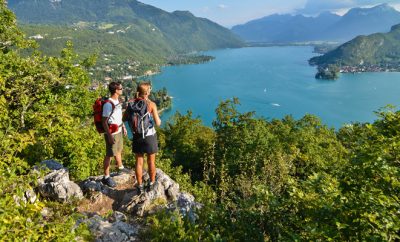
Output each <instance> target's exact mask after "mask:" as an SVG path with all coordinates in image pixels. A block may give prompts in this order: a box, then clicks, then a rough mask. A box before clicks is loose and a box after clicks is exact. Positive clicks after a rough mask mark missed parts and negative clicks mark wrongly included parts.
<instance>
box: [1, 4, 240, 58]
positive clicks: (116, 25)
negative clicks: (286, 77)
mask: <svg viewBox="0 0 400 242" xmlns="http://www.w3.org/2000/svg"><path fill="white" fill-rule="evenodd" d="M8 6H9V8H10V9H11V10H13V11H14V12H15V14H16V16H17V19H18V21H19V23H20V24H23V25H25V26H29V27H27V28H28V29H30V30H33V29H35V28H33V26H40V27H39V28H38V29H40V28H42V29H43V26H50V28H52V27H51V26H53V28H52V29H51V30H50V32H53V33H54V32H55V29H56V28H59V29H60V32H59V33H57V34H55V35H59V36H63V31H62V28H60V27H54V26H62V27H65V28H67V29H68V30H67V31H66V32H71V28H72V29H74V30H75V31H78V32H81V33H82V34H75V39H76V38H78V39H77V41H78V42H84V41H83V40H86V39H90V38H89V37H87V35H89V36H92V37H93V36H95V35H96V34H97V35H96V37H95V38H102V39H103V40H104V41H105V42H103V44H110V45H111V46H114V45H115V47H116V48H121V49H129V48H131V46H132V45H131V44H132V43H135V45H134V46H135V47H137V48H139V50H136V52H141V53H142V54H143V53H144V52H145V53H150V54H152V55H156V56H160V55H164V56H165V55H168V54H174V53H186V52H192V51H201V50H209V49H217V48H235V47H241V46H243V42H242V41H241V40H240V39H239V38H238V37H237V36H235V35H234V34H233V33H232V32H231V31H230V30H228V29H226V28H224V27H222V26H220V25H218V24H216V23H214V22H211V21H210V20H207V19H204V18H197V17H195V16H194V15H192V14H191V13H190V12H186V11H175V12H172V13H169V12H166V11H163V10H161V9H158V8H156V7H153V6H151V5H147V4H143V3H141V2H138V1H135V0H34V1H32V0H9V1H8ZM29 34H34V33H29ZM37 34H42V33H37ZM43 34H46V33H43ZM77 35H78V36H81V37H82V36H86V37H83V39H79V37H77ZM98 35H103V37H101V36H100V37H99V36H98ZM112 35H113V36H112ZM59 36H58V37H59ZM104 36H107V37H111V38H112V39H113V41H114V42H113V43H108V42H107V38H105V37H104ZM118 36H122V37H121V38H119V37H118ZM69 37H71V36H69ZM53 38H57V37H53ZM75 39H74V42H75ZM39 42H40V41H39ZM117 42H118V44H122V46H116V43H117ZM121 42H123V43H124V42H130V44H129V45H128V43H126V44H123V43H121ZM111 46H104V47H102V48H110V47H111ZM153 48H154V49H153ZM160 52H161V53H160Z"/></svg>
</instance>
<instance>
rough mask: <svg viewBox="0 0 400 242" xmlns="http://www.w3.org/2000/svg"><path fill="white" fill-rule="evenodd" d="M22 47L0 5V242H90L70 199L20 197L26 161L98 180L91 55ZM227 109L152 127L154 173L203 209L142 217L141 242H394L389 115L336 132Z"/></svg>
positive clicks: (399, 134) (398, 173) (316, 123)
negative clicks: (208, 122)
mask: <svg viewBox="0 0 400 242" xmlns="http://www.w3.org/2000/svg"><path fill="white" fill-rule="evenodd" d="M24 49H31V51H28V53H31V54H29V55H21V53H20V52H21V51H22V50H24ZM32 49H35V42H33V41H27V40H26V39H24V38H23V34H22V32H21V31H20V29H19V28H18V27H17V26H16V21H15V16H14V15H13V14H12V12H10V11H9V10H8V9H7V7H6V4H5V1H4V0H0V139H1V141H2V142H1V143H0V150H1V152H2V156H1V158H2V159H1V160H0V194H1V196H0V209H1V212H0V240H1V241H20V240H23V241H74V240H79V241H92V240H93V235H91V234H90V232H89V230H88V228H87V226H86V225H85V224H83V223H81V224H80V226H78V227H76V221H77V220H78V219H79V218H80V217H82V216H84V215H83V214H79V213H77V211H76V206H77V204H76V202H71V203H67V204H65V203H58V202H54V201H49V200H45V199H42V198H40V197H39V198H38V199H37V200H36V201H34V202H32V203H30V202H29V201H26V200H25V201H24V200H23V199H22V198H23V197H24V195H25V194H26V192H27V191H34V190H33V189H34V188H35V184H36V181H37V178H38V177H41V176H42V174H40V173H37V172H36V173H34V172H31V170H32V166H33V165H35V164H37V163H38V162H40V161H42V160H44V159H49V158H53V159H56V160H58V161H59V162H61V163H62V164H63V165H64V166H66V167H68V168H69V170H70V173H71V175H72V177H71V178H72V179H73V180H75V181H77V182H78V181H80V180H83V179H85V178H86V177H88V176H89V175H98V174H99V173H101V171H99V169H100V170H101V167H102V158H103V155H104V147H103V146H104V145H103V139H102V136H100V135H98V134H97V133H96V131H95V129H94V126H93V125H92V119H91V118H92V114H91V105H92V102H93V100H94V99H95V98H96V97H97V95H98V94H99V93H97V92H94V91H89V84H90V79H89V74H88V72H87V70H88V68H89V66H90V65H91V64H93V63H92V62H91V59H86V60H82V61H79V58H77V55H76V54H75V53H74V52H73V51H72V44H71V43H68V45H67V46H66V48H64V49H63V50H62V52H61V55H60V57H47V56H44V55H42V54H40V52H39V51H32ZM237 105H238V100H236V99H233V100H228V101H225V102H222V103H221V104H220V105H219V107H217V109H216V114H217V118H216V120H215V121H214V123H213V127H212V128H211V127H206V126H204V125H203V124H202V123H201V121H200V120H199V119H196V118H193V117H192V116H191V114H190V113H188V114H187V115H182V114H176V115H175V117H174V119H173V120H172V121H171V122H170V123H169V124H167V125H166V127H165V128H163V129H160V130H158V134H159V142H160V152H159V154H158V156H157V166H158V167H159V168H162V169H163V170H164V171H165V172H167V173H168V174H169V175H170V176H171V177H172V178H174V180H176V181H177V182H179V184H180V187H181V190H185V191H189V192H191V193H192V194H194V195H195V196H196V201H199V202H201V203H202V204H203V206H202V208H200V210H199V211H198V212H197V214H198V217H197V218H196V219H195V220H190V219H189V218H187V217H181V216H180V215H178V214H177V213H175V212H165V210H162V211H161V212H159V213H156V214H153V215H152V216H149V217H147V218H146V219H147V220H146V223H145V224H146V226H148V229H147V230H146V231H145V232H144V233H143V234H142V235H141V236H142V238H143V241H269V240H272V241H292V240H305V241H326V240H334V241H358V240H361V241H398V240H399V239H400V235H399V230H400V199H399V197H400V163H399V156H400V112H398V111H395V110H391V109H388V110H383V111H379V112H377V120H376V121H375V122H374V123H372V124H361V123H355V124H351V125H346V126H344V127H342V128H341V129H340V130H337V131H336V130H334V129H332V128H329V127H327V126H325V125H324V124H321V122H320V120H319V119H318V118H317V117H314V116H309V115H307V116H305V117H303V118H301V119H299V120H295V119H293V118H292V117H290V116H288V117H285V118H284V119H282V120H267V119H263V118H256V117H255V115H254V114H253V113H240V112H238V111H237V109H236V108H237ZM129 150H130V148H129V146H128V145H127V147H125V148H124V157H123V160H124V162H125V164H126V165H132V164H133V159H134V158H133V156H132V154H131V153H130V152H129ZM132 186H133V184H132ZM45 209H46V210H47V211H51V212H50V213H47V215H46V216H45V215H44V210H45Z"/></svg>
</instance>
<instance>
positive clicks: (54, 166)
mask: <svg viewBox="0 0 400 242" xmlns="http://www.w3.org/2000/svg"><path fill="white" fill-rule="evenodd" d="M39 167H47V168H48V169H50V170H60V169H62V168H64V166H63V165H62V164H60V163H59V162H57V161H55V160H44V161H42V162H40V164H39Z"/></svg>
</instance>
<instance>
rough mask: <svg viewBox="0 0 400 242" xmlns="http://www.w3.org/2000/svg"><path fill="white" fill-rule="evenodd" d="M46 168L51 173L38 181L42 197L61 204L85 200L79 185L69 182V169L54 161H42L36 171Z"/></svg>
mask: <svg viewBox="0 0 400 242" xmlns="http://www.w3.org/2000/svg"><path fill="white" fill-rule="evenodd" d="M44 168H47V169H49V170H50V173H48V174H47V175H46V176H44V177H43V178H40V179H39V180H38V191H39V193H40V195H41V196H42V197H45V198H49V199H51V200H55V201H60V202H67V201H69V200H71V199H82V198H83V193H82V190H81V188H80V187H79V186H78V184H76V183H75V182H72V181H70V180H69V172H68V169H66V168H64V167H63V166H62V165H61V164H60V163H58V162H56V161H54V160H46V161H42V162H41V163H40V165H39V166H38V167H36V170H38V169H44Z"/></svg>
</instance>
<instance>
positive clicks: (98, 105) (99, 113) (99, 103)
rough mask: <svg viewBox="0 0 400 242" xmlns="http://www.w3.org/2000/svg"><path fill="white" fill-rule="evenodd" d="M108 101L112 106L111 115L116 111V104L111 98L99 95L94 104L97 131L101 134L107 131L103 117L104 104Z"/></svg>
mask: <svg viewBox="0 0 400 242" xmlns="http://www.w3.org/2000/svg"><path fill="white" fill-rule="evenodd" d="M106 103H111V106H112V111H111V114H110V116H111V115H112V113H113V112H114V108H115V105H114V103H113V102H111V101H110V99H108V98H106V97H99V98H97V99H96V101H95V102H94V104H93V118H94V125H95V126H96V129H97V132H99V133H100V134H101V133H104V132H105V130H104V127H103V123H102V121H101V120H102V119H103V106H104V104H106ZM108 118H110V117H108ZM107 121H108V120H107Z"/></svg>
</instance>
